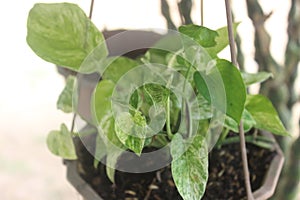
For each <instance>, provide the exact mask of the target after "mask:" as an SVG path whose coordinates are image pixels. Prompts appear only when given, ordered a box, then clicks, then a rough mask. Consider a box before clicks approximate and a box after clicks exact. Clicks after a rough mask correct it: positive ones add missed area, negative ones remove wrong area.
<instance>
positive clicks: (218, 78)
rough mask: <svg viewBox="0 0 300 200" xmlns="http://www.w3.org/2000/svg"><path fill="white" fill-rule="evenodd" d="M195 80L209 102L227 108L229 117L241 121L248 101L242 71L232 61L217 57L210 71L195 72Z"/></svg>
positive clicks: (217, 106)
mask: <svg viewBox="0 0 300 200" xmlns="http://www.w3.org/2000/svg"><path fill="white" fill-rule="evenodd" d="M194 81H195V84H196V87H197V90H198V91H199V93H200V94H201V95H202V96H203V97H204V98H205V99H206V100H208V102H209V103H212V105H213V106H215V107H216V108H217V109H221V111H224V110H223V109H224V108H225V109H226V114H227V115H228V116H229V117H231V118H232V119H234V120H235V121H236V122H237V123H239V122H240V119H241V116H242V113H243V110H244V105H245V101H246V88H245V85H244V82H243V79H242V77H241V73H240V72H239V70H238V69H237V68H236V67H235V66H234V65H233V64H232V63H230V62H228V61H226V60H223V59H217V62H216V66H215V67H213V68H212V69H211V70H210V72H209V73H207V72H199V71H197V72H195V73H194ZM224 91H225V94H224ZM222 93H223V94H224V95H222ZM224 104H225V105H224Z"/></svg>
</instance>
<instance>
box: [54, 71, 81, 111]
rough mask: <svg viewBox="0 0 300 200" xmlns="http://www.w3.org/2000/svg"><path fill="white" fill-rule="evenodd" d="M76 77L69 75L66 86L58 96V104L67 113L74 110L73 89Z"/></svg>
mask: <svg viewBox="0 0 300 200" xmlns="http://www.w3.org/2000/svg"><path fill="white" fill-rule="evenodd" d="M75 80H76V78H75V77H74V76H68V78H67V82H66V86H65V88H64V89H63V91H62V92H61V94H60V95H59V97H58V101H57V103H56V106H57V108H58V109H60V110H62V111H63V112H65V113H70V112H73V91H74V84H75Z"/></svg>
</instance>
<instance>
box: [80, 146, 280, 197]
mask: <svg viewBox="0 0 300 200" xmlns="http://www.w3.org/2000/svg"><path fill="white" fill-rule="evenodd" d="M86 153H87V152H85V153H84V154H85V156H84V158H85V161H84V162H85V164H84V168H83V166H82V165H81V164H80V162H79V171H80V172H81V176H82V177H83V178H84V179H85V180H86V181H87V182H88V183H89V184H90V185H91V186H92V188H93V189H94V190H95V191H96V192H97V193H98V194H99V195H100V196H101V197H102V198H103V199H105V200H124V199H125V200H141V199H149V200H181V199H182V198H181V197H180V195H179V193H178V191H177V189H176V187H175V184H174V181H173V179H172V174H171V169H170V166H168V167H165V168H163V169H160V170H157V171H154V172H148V173H142V174H137V173H124V172H120V171H116V175H115V179H116V184H115V185H114V184H111V182H110V181H109V179H108V178H107V176H106V174H105V166H104V165H102V164H99V167H98V169H97V170H93V158H92V157H91V155H89V156H87V155H86ZM247 154H248V160H249V170H250V176H251V182H252V189H253V191H255V190H256V189H258V188H259V187H260V186H261V185H262V182H263V179H264V175H265V173H266V171H267V169H268V167H269V165H270V162H271V160H272V159H273V157H274V156H275V155H276V153H275V152H272V151H270V150H267V149H262V148H259V147H257V146H255V145H252V144H247ZM82 156H83V155H82ZM240 157H241V155H240V150H239V143H233V144H230V145H224V146H222V148H221V149H217V148H214V150H213V151H212V152H211V153H210V155H209V160H210V162H209V163H210V166H209V173H210V174H209V180H208V183H207V189H206V192H205V195H204V197H203V198H202V199H204V200H242V199H246V197H245V196H246V191H245V189H244V180H243V171H242V162H241V159H240ZM120 159H121V160H122V159H123V158H122V157H121V158H120Z"/></svg>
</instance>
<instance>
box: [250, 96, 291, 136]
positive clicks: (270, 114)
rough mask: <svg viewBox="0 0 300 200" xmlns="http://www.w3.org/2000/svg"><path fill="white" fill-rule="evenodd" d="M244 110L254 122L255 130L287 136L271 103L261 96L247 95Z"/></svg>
mask: <svg viewBox="0 0 300 200" xmlns="http://www.w3.org/2000/svg"><path fill="white" fill-rule="evenodd" d="M246 109H247V110H248V111H249V112H250V113H251V115H252V117H253V118H254V120H255V121H256V125H255V127H256V128H259V129H262V130H266V131H270V132H271V133H274V134H277V135H283V136H287V135H289V133H288V132H287V131H286V129H285V128H284V126H283V124H282V122H281V120H280V119H279V116H278V114H277V111H276V110H275V108H274V107H273V105H272V103H271V101H270V100H269V99H267V98H266V97H264V96H262V95H248V96H247V101H246Z"/></svg>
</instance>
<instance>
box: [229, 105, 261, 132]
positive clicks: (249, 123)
mask: <svg viewBox="0 0 300 200" xmlns="http://www.w3.org/2000/svg"><path fill="white" fill-rule="evenodd" d="M242 120H243V125H244V131H245V132H248V131H250V129H251V128H252V127H254V126H255V125H256V121H255V120H254V118H253V117H252V115H251V114H250V113H249V111H247V109H245V110H244V112H243V115H242ZM224 126H225V127H226V128H228V129H230V130H232V131H233V132H236V133H238V132H239V124H238V123H236V121H234V120H233V119H232V118H231V117H229V116H226V117H225V124H224Z"/></svg>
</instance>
